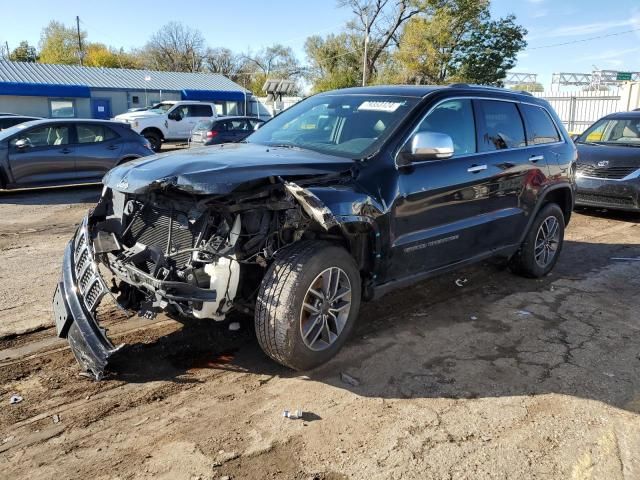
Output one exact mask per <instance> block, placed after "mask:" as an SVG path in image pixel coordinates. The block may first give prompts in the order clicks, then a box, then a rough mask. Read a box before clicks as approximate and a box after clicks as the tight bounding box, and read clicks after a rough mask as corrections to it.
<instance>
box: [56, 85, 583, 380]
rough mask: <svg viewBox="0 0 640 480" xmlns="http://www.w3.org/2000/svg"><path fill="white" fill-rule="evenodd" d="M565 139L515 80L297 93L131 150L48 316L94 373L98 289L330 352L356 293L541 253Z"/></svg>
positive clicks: (523, 270) (560, 223)
mask: <svg viewBox="0 0 640 480" xmlns="http://www.w3.org/2000/svg"><path fill="white" fill-rule="evenodd" d="M575 161H576V148H575V146H574V145H573V142H571V140H570V139H569V137H568V135H567V133H566V131H565V130H564V128H563V127H562V124H561V123H560V121H559V119H558V117H557V115H556V114H555V113H554V112H553V110H552V109H551V108H550V107H549V105H548V104H547V103H546V102H545V101H543V100H539V99H536V98H534V97H532V96H531V95H526V94H524V93H517V92H509V91H506V90H501V89H496V88H487V87H478V86H471V85H463V84H458V85H452V86H449V87H421V86H385V87H369V88H353V89H346V90H339V91H333V92H327V93H323V94H320V95H315V96H313V97H310V98H308V99H306V100H304V101H302V102H300V103H298V104H297V105H295V106H293V107H291V108H290V109H288V110H286V111H285V112H283V113H281V114H280V115H278V116H277V117H275V118H273V119H272V120H270V121H269V122H267V123H266V124H265V125H264V126H263V127H262V128H261V129H260V130H258V131H256V132H255V133H253V134H252V135H251V136H250V137H248V139H247V140H246V141H245V142H243V143H240V144H228V145H220V146H214V147H207V148H204V149H200V150H189V151H185V152H177V153H172V154H162V155H156V156H153V157H147V158H144V159H139V160H136V161H132V162H129V163H127V164H125V165H122V166H119V167H116V168H115V169H113V170H111V171H110V172H109V173H108V174H107V175H106V176H105V177H104V180H103V183H104V190H103V193H102V196H101V198H100V201H99V202H98V205H97V206H96V207H95V209H93V210H92V211H91V212H90V213H89V214H88V215H87V217H86V218H85V219H84V220H83V222H82V224H81V226H80V228H78V230H77V233H76V234H75V236H74V237H73V239H72V240H71V241H70V242H69V244H68V246H67V248H66V250H65V254H64V262H63V269H62V278H61V281H60V283H59V284H58V286H57V288H56V292H55V294H54V302H53V303H54V317H55V321H56V325H57V328H58V333H59V335H60V336H61V337H67V338H68V339H69V342H70V345H71V348H72V350H73V352H74V354H75V356H76V358H77V360H78V362H79V363H80V365H81V367H82V368H83V369H84V370H86V371H88V372H91V373H92V374H93V375H94V376H95V377H96V378H98V379H99V378H101V376H102V375H103V373H104V370H105V367H106V366H107V363H108V361H109V359H110V357H111V356H112V355H113V354H114V353H115V352H116V351H117V348H116V347H114V345H113V344H112V343H111V342H110V341H109V339H108V338H107V337H106V336H105V331H104V329H102V328H101V327H100V326H99V323H98V319H97V314H96V311H97V307H98V305H99V304H100V303H101V301H102V300H103V298H104V297H105V296H109V297H111V298H113V299H114V300H116V301H117V302H118V303H119V304H120V306H121V307H123V308H125V309H127V310H129V311H131V312H138V313H140V314H143V315H153V314H154V313H155V312H159V311H168V312H171V313H173V314H176V315H181V316H187V317H192V318H197V319H203V320H207V321H214V322H216V321H218V322H221V321H225V320H226V321H228V318H229V315H230V314H232V312H239V313H244V314H251V315H253V317H254V323H255V331H256V335H257V338H258V341H259V343H260V345H261V347H262V348H263V349H264V351H265V352H266V353H267V354H268V355H269V356H270V357H271V358H273V359H274V360H276V361H277V362H279V363H281V364H283V365H286V366H288V367H291V368H294V369H308V368H311V367H314V366H316V365H319V364H321V363H322V362H325V361H327V360H328V359H330V358H331V357H332V356H334V355H335V354H336V353H337V352H338V350H339V349H340V347H341V346H342V345H343V344H344V342H345V340H346V339H347V337H348V335H349V332H350V331H351V330H352V329H353V327H354V323H355V321H356V318H357V316H358V310H359V307H360V302H361V300H363V299H364V300H369V299H373V298H375V297H378V296H380V295H382V294H384V293H386V292H388V291H389V290H392V289H394V288H397V287H401V286H406V285H409V284H412V283H414V282H417V281H420V280H423V279H425V278H428V277H430V276H433V275H435V274H438V273H442V272H445V271H449V270H451V269H454V268H458V267H461V266H464V265H468V264H470V263H473V262H478V261H480V260H483V259H486V258H488V257H494V256H500V257H504V258H507V259H509V262H510V265H511V267H512V269H513V270H514V271H515V272H517V273H520V274H523V275H526V276H530V277H540V276H543V275H545V274H547V273H548V272H549V271H550V270H551V269H552V268H553V266H554V264H555V263H556V261H557V259H558V256H559V254H560V250H561V248H562V244H563V236H564V228H565V225H566V224H567V223H568V222H569V218H570V216H571V212H572V209H573V205H574V190H575V183H574V171H575Z"/></svg>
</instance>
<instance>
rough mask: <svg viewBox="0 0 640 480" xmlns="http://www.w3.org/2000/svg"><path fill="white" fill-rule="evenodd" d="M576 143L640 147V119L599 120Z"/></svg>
mask: <svg viewBox="0 0 640 480" xmlns="http://www.w3.org/2000/svg"><path fill="white" fill-rule="evenodd" d="M576 143H597V144H607V145H633V146H639V147H640V117H638V118H618V119H602V120H598V121H597V122H596V123H594V124H593V125H592V126H591V127H589V129H588V130H587V131H586V132H584V133H583V134H582V135H580V137H579V138H578V140H577V141H576Z"/></svg>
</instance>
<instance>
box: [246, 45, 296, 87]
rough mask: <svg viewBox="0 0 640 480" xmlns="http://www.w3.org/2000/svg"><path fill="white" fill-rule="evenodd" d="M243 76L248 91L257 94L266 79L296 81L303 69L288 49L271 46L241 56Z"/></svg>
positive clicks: (280, 46) (281, 46)
mask: <svg viewBox="0 0 640 480" xmlns="http://www.w3.org/2000/svg"><path fill="white" fill-rule="evenodd" d="M243 59H244V65H243V68H242V70H243V72H242V73H243V75H247V76H248V77H249V78H250V80H249V82H250V90H252V91H254V92H259V91H261V89H262V85H263V84H264V82H265V80H266V79H267V78H282V79H288V80H298V79H299V78H300V77H301V76H302V73H303V68H302V67H301V66H300V62H299V61H298V59H297V58H296V56H295V54H294V53H293V50H291V48H290V47H285V46H283V45H278V44H276V45H272V46H270V47H267V48H264V49H262V50H260V51H259V52H257V53H256V54H252V53H251V52H249V53H246V54H244V55H243Z"/></svg>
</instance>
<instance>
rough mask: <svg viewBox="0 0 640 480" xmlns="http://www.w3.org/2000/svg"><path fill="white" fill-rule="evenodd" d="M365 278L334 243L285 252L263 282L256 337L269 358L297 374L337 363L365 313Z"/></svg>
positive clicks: (306, 243) (305, 245)
mask: <svg viewBox="0 0 640 480" xmlns="http://www.w3.org/2000/svg"><path fill="white" fill-rule="evenodd" d="M360 297H361V282H360V273H359V271H358V268H357V267H356V264H355V262H354V260H353V258H352V257H351V255H350V254H349V253H348V252H347V251H346V250H345V249H344V248H342V247H339V246H336V245H333V244H331V243H328V242H317V241H303V242H299V243H296V244H294V245H292V246H291V247H289V248H287V249H286V250H283V251H282V252H281V254H280V255H278V258H276V260H275V261H274V262H273V264H272V265H271V266H270V267H269V269H268V270H267V273H266V275H265V276H264V278H263V280H262V285H261V288H260V292H259V294H258V300H257V305H256V313H255V328H256V335H257V337H258V342H259V343H260V346H261V347H262V349H263V350H264V351H265V353H266V354H267V355H269V356H270V357H271V358H273V359H274V360H275V361H277V362H278V363H281V364H282V365H285V366H287V367H290V368H293V369H295V370H306V369H309V368H313V367H315V366H317V365H320V364H322V363H324V362H326V361H328V360H329V359H330V358H332V357H333V356H334V355H335V354H336V353H338V351H339V350H340V348H342V345H344V342H345V341H346V340H347V337H348V336H349V333H350V332H351V330H352V328H353V326H354V324H355V320H356V318H357V316H358V311H359V309H360Z"/></svg>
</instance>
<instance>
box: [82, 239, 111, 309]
mask: <svg viewBox="0 0 640 480" xmlns="http://www.w3.org/2000/svg"><path fill="white" fill-rule="evenodd" d="M84 230H85V229H84V228H79V229H78V234H77V235H76V238H75V245H74V246H75V248H74V252H75V265H74V269H75V274H76V275H75V277H76V281H77V283H78V288H79V290H80V293H81V295H82V298H83V300H84V304H85V306H86V307H87V309H88V310H89V311H90V312H92V311H94V309H95V308H96V306H97V305H98V303H99V302H100V299H101V298H102V297H103V296H104V295H105V293H107V291H106V288H105V287H104V284H103V282H102V281H101V280H100V277H99V274H98V272H96V269H95V267H94V265H93V258H92V256H91V253H90V251H89V246H90V245H89V242H88V241H87V238H86V237H85V232H84Z"/></svg>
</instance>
